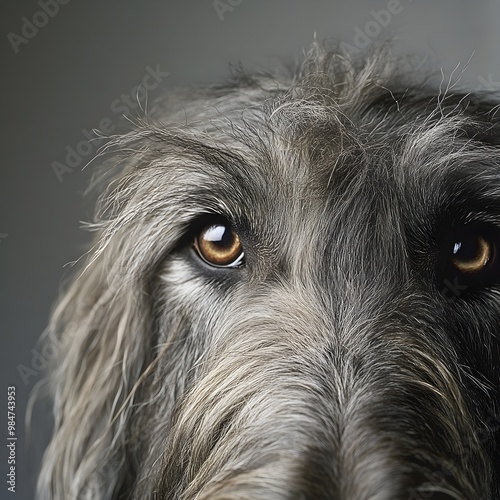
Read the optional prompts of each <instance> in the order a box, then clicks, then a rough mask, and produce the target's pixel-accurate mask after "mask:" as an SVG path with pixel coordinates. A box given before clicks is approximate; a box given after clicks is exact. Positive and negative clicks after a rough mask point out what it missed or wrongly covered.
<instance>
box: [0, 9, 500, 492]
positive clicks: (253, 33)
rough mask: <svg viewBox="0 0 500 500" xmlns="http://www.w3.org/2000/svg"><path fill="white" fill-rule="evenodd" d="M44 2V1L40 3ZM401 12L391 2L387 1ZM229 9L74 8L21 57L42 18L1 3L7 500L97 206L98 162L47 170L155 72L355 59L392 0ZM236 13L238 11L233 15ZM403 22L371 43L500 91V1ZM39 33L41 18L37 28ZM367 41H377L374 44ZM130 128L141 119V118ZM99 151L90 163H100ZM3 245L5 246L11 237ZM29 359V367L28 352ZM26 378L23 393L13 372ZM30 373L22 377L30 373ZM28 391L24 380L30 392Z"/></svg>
mask: <svg viewBox="0 0 500 500" xmlns="http://www.w3.org/2000/svg"><path fill="white" fill-rule="evenodd" d="M42 1H43V0H42ZM393 1H394V0H393ZM231 3H233V4H235V5H234V7H231V8H230V9H228V10H226V11H225V12H224V13H223V14H222V16H219V15H218V13H217V10H216V8H215V7H214V2H213V1H212V0H206V1H201V0H200V1H191V2H187V1H180V0H179V1H163V2H160V1H152V0H151V1H142V2H139V1H136V2H132V1H123V0H122V1H107V2H102V1H101V2H99V1H94V2H89V1H87V2H83V1H77V0H70V1H68V3H67V4H66V5H61V6H60V8H59V12H58V13H57V14H56V15H54V17H52V18H49V19H48V22H47V23H46V24H45V26H43V27H40V28H39V30H38V33H36V35H34V36H33V37H32V38H31V39H29V40H28V43H26V44H21V45H19V47H18V49H19V50H18V53H16V52H15V50H14V48H13V46H12V44H11V42H10V41H9V39H8V34H9V33H15V34H17V35H21V30H22V27H23V23H24V21H23V19H22V18H23V17H24V16H26V18H27V19H28V20H33V17H34V16H35V15H36V14H37V12H39V11H40V10H41V6H40V4H38V3H37V2H35V1H19V0H16V1H15V0H11V1H4V2H2V4H1V7H0V8H1V9H2V12H1V15H0V19H1V20H0V34H1V35H2V37H3V41H2V44H1V50H2V78H1V80H0V85H1V93H0V96H1V113H0V116H1V120H2V133H1V135H0V141H1V144H0V153H1V159H2V162H1V177H0V266H1V269H0V280H1V281H0V307H1V311H0V329H1V333H2V338H3V339H4V343H3V349H2V353H1V356H2V360H1V365H0V369H1V380H2V385H1V387H0V390H1V391H2V395H1V396H0V404H3V405H5V407H4V409H0V413H1V414H2V415H4V416H3V417H2V418H0V431H1V432H0V436H1V439H2V443H3V444H2V445H1V446H0V449H1V450H2V451H1V452H0V463H1V468H0V470H1V472H2V476H1V477H2V482H1V484H0V498H22V499H29V498H32V496H33V485H34V478H35V476H36V469H37V466H38V463H39V460H40V456H41V453H42V450H43V447H44V445H45V444H46V442H47V440H48V437H49V432H50V431H49V430H48V429H49V428H50V420H49V408H48V407H47V405H46V404H37V405H35V410H34V416H33V428H32V432H31V439H30V440H29V443H28V442H27V441H28V440H27V439H26V435H25V423H24V416H25V413H26V403H27V400H28V397H29V394H30V391H31V390H32V389H33V387H34V386H35V384H36V383H37V382H39V381H40V379H41V375H40V367H41V364H43V362H44V360H43V357H41V358H39V357H37V356H36V353H37V352H41V350H40V348H39V346H37V339H38V338H39V336H40V334H41V333H42V331H43V329H44V327H45V325H46V323H47V320H48V316H49V313H50V309H51V304H52V303H53V301H54V299H55V297H56V295H57V292H58V288H59V286H60V283H61V279H63V277H64V276H68V275H70V274H71V269H70V268H69V267H68V266H66V264H67V263H69V262H72V261H75V260H76V259H77V258H78V257H79V256H80V255H81V254H82V253H83V251H84V248H85V246H84V245H85V242H87V241H88V234H86V233H85V232H84V231H82V230H81V229H80V221H84V220H89V219H90V214H91V206H92V200H91V199H88V200H87V201H83V198H82V194H83V191H84V189H85V187H86V184H87V183H88V180H89V176H90V174H91V172H92V164H91V165H90V166H89V167H88V168H87V169H85V170H84V171H82V170H81V167H82V166H83V165H84V164H85V163H86V162H87V161H89V160H90V159H91V158H92V154H89V155H88V156H86V157H85V158H84V159H83V161H82V164H81V165H80V166H79V167H77V168H75V169H74V170H73V171H72V172H70V173H65V174H64V175H63V177H62V182H59V180H58V179H57V177H56V175H55V174H54V171H53V169H52V166H51V165H52V163H53V162H54V161H58V162H61V163H65V157H66V154H67V151H66V147H67V146H70V147H72V148H75V147H76V146H77V145H78V143H79V142H80V141H82V140H84V139H85V136H84V135H83V134H82V130H83V129H86V130H91V129H92V128H97V127H98V126H99V122H100V121H101V120H102V119H103V118H108V119H109V120H110V122H111V123H112V124H113V127H115V131H116V130H119V129H120V128H124V127H125V126H126V122H124V120H123V118H122V117H121V116H120V115H119V113H116V112H115V111H113V110H112V109H111V105H112V103H113V101H115V99H117V98H118V99H120V98H121V95H122V94H123V93H126V94H129V93H130V91H131V89H133V88H134V87H135V86H136V85H138V84H139V83H140V82H141V81H142V79H143V77H144V76H145V75H146V71H147V70H146V67H147V66H150V67H152V68H154V67H155V66H156V65H159V67H160V69H161V71H165V72H168V73H169V76H168V77H166V78H165V79H164V80H163V82H162V84H161V85H160V86H159V87H158V88H157V89H155V90H152V91H151V92H150V96H149V98H151V99H152V98H156V97H158V96H160V95H162V93H166V92H168V91H169V89H171V88H173V87H177V86H182V85H185V84H191V83H203V82H213V81H217V80H220V79H221V78H224V77H225V76H227V75H228V63H229V62H232V63H237V62H238V61H241V62H242V63H243V65H244V66H246V67H247V68H250V69H252V68H258V67H264V68H271V67H272V66H273V64H274V63H275V62H276V60H277V58H284V59H286V60H293V59H294V58H295V57H297V56H300V54H301V53H302V51H303V50H304V49H305V48H307V47H308V46H309V44H310V43H311V41H312V40H313V37H314V34H315V33H316V36H317V38H318V39H319V40H322V39H323V38H325V37H328V38H336V39H338V40H344V41H346V42H348V43H350V44H353V45H354V42H355V36H356V34H357V33H359V31H368V32H369V33H375V31H377V29H376V28H377V27H376V26H374V25H373V23H372V24H371V25H370V26H369V27H368V28H367V29H366V27H367V23H369V22H370V21H372V20H373V19H374V17H373V14H372V13H371V11H372V10H373V11H376V12H378V11H380V10H381V9H387V7H388V4H389V2H388V1H387V0H381V1H375V0H366V1H353V0H344V1H342V0H330V1H291V0H279V1H273V2H269V1H268V0H241V1H239V2H238V1H235V0H220V1H219V5H220V6H222V4H227V5H230V4H231ZM236 4H237V5H236ZM400 5H401V7H400V9H399V10H400V12H399V13H398V14H397V15H393V16H392V19H391V20H390V22H389V23H386V24H387V25H386V26H383V27H382V26H380V25H379V29H378V31H380V32H379V33H376V35H375V36H371V37H370V39H369V41H370V42H371V41H374V40H381V39H384V38H388V37H395V38H394V44H395V46H396V47H397V49H398V50H401V52H409V53H412V52H416V53H418V54H422V55H427V56H428V59H427V60H428V61H431V62H432V63H433V64H436V63H438V64H437V66H436V68H438V69H439V66H440V65H442V66H443V68H444V70H445V74H446V75H449V74H450V71H451V70H452V69H453V68H454V67H455V66H456V65H457V64H458V63H461V66H460V69H459V70H458V72H457V74H458V73H461V71H462V69H461V68H462V67H463V65H464V64H465V63H466V62H467V61H468V60H469V59H470V58H471V56H472V59H471V61H470V63H469V65H468V68H467V70H466V71H465V73H464V74H463V76H462V82H463V84H464V85H466V86H471V87H473V88H484V87H494V88H498V86H499V84H498V83H496V82H499V81H500V64H499V62H500V61H499V54H500V51H499V50H498V49H499V48H500V30H499V29H498V28H499V23H500V1H498V0H484V1H478V0H475V1H471V0H461V1H459V0H453V1H452V0H447V1H440V2H436V1H432V0H429V1H422V0H419V1H417V0H414V1H411V0H400ZM38 19H39V21H40V19H41V21H42V23H43V16H42V18H40V17H39V18H38ZM370 30H371V31H370ZM132 114H135V112H133V113H132ZM94 151H95V149H94ZM5 235H7V236H5ZM33 349H34V350H35V353H34V352H33ZM20 369H21V370H25V369H29V370H32V371H31V372H29V375H25V379H24V380H23V378H22V377H21V375H20V373H19V370H20ZM25 373H27V372H25ZM26 377H28V378H27V379H26ZM8 385H15V386H16V387H17V429H18V436H19V441H18V442H17V458H18V467H17V490H18V493H17V497H16V496H15V495H12V494H9V493H8V492H7V491H6V483H5V481H4V479H3V478H5V477H6V476H5V475H4V474H5V473H6V461H7V452H6V447H5V442H6V441H5V439H6V435H7V429H6V396H7V394H6V392H7V386H8Z"/></svg>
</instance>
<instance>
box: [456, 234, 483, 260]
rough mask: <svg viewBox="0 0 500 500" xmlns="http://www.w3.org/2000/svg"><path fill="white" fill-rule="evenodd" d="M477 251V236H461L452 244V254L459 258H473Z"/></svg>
mask: <svg viewBox="0 0 500 500" xmlns="http://www.w3.org/2000/svg"><path fill="white" fill-rule="evenodd" d="M478 253H479V242H478V240H477V238H470V237H469V238H462V239H461V240H459V241H456V242H455V243H454V244H453V256H454V257H455V258H457V259H460V260H464V261H466V260H473V259H474V258H476V257H477V255H478Z"/></svg>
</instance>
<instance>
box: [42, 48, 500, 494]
mask: <svg viewBox="0 0 500 500" xmlns="http://www.w3.org/2000/svg"><path fill="white" fill-rule="evenodd" d="M452 87H453V85H444V82H441V85H437V83H436V84H434V83H433V82H431V81H430V80H424V79H421V78H420V77H417V76H416V75H415V74H414V73H413V74H412V72H411V71H407V69H405V65H404V64H399V63H398V61H397V58H393V57H392V56H390V54H388V52H387V51H386V50H382V49H377V50H373V51H372V52H371V53H369V54H366V55H365V56H363V57H351V56H349V55H348V54H342V53H341V52H339V51H338V50H335V49H329V48H325V46H324V45H320V44H318V43H315V44H314V46H313V47H312V48H311V49H310V51H309V52H307V53H306V55H305V56H304V58H303V60H302V61H301V62H300V63H298V65H297V67H296V68H294V69H292V70H285V69H283V70H276V72H273V73H257V74H255V75H251V74H246V73H245V72H243V71H240V72H237V74H235V75H234V76H233V78H232V79H231V80H230V81H229V82H225V83H222V84H220V85H214V86H211V87H209V88H205V89H194V90H192V89H191V90H189V91H179V92H177V93H173V94H172V95H171V96H169V97H167V98H165V99H164V101H162V102H159V103H157V105H156V107H155V108H154V110H153V111H151V113H149V114H148V115H147V116H146V117H144V118H140V119H137V122H136V126H135V127H134V130H133V131H131V132H129V133H126V134H124V135H122V136H119V137H114V138H111V139H110V143H109V144H108V146H107V147H106V151H107V152H113V153H114V154H111V155H110V156H109V157H108V160H106V161H104V166H103V169H102V172H103V174H102V179H104V180H102V179H101V181H100V182H99V183H100V185H102V186H103V188H102V193H101V198H100V201H99V203H98V207H97V211H96V218H95V221H94V222H93V223H92V224H90V225H89V228H90V229H92V230H94V231H95V232H96V237H95V240H94V243H93V246H92V248H91V250H90V251H89V252H88V254H87V255H86V257H85V260H83V263H82V264H81V266H80V268H79V271H78V272H77V273H76V274H75V277H74V279H73V281H72V282H71V284H70V285H69V287H68V288H67V289H66V291H65V292H64V293H63V295H62V297H61V298H60V300H59V302H58V304H57V306H56V308H55V310H54V313H53V316H52V319H51V322H50V325H49V327H48V330H47V336H46V341H47V342H49V341H51V342H57V345H58V346H60V350H59V355H58V357H57V361H56V362H55V364H54V366H53V367H52V371H51V373H50V375H49V386H50V390H51V396H52V398H53V401H54V406H53V410H54V431H53V436H52V438H51V441H50V444H49V446H48V448H47V450H46V452H45V456H44V460H43V464H42V468H41V473H40V475H39V481H38V496H39V498H41V499H49V498H50V499H63V498H64V499H66V498H77V499H102V500H108V499H113V500H118V499H158V500H160V499H174V500H181V499H182V500H188V499H189V500H191V499H192V500H194V499H197V500H208V499H210V500H250V499H266V500H274V499H276V500H285V499H286V500H288V499H290V500H292V499H297V500H330V499H334V500H390V499H398V500H399V499H412V500H415V499H424V498H425V499H428V498H432V499H441V500H442V499H464V500H465V499H468V500H471V499H474V500H480V499H481V500H486V499H491V500H492V499H495V498H500V474H499V466H500V453H499V449H500V439H499V417H500V408H499V401H500V362H499V360H500V340H499V332H500V149H499V146H500V134H499V121H498V117H497V116H496V110H497V101H496V100H495V98H494V96H492V95H476V94H473V93H468V92H465V91H460V90H457V89H456V88H452Z"/></svg>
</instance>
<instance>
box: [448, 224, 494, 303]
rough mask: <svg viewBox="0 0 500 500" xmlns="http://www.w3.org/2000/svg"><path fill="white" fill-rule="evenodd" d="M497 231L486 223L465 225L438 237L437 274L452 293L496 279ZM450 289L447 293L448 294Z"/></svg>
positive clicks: (486, 283) (489, 283)
mask: <svg viewBox="0 0 500 500" xmlns="http://www.w3.org/2000/svg"><path fill="white" fill-rule="evenodd" d="M499 243H500V230H499V229H498V228H496V227H494V226H490V225H485V224H481V225H479V224H478V225H475V224H465V225H462V226H457V227H454V228H452V229H450V230H449V231H447V232H446V233H445V236H444V237H443V239H442V240H441V247H440V259H439V262H440V264H439V269H438V277H439V278H440V281H441V283H445V287H446V286H448V287H450V286H451V285H450V283H451V284H452V290H451V292H453V293H454V295H455V296H458V295H461V294H462V292H465V290H469V289H470V290H472V289H479V288H484V287H487V286H491V285H495V284H498V283H499V282H500V262H499V259H498V245H499ZM451 292H450V293H451Z"/></svg>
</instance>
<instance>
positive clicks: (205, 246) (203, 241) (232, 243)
mask: <svg viewBox="0 0 500 500" xmlns="http://www.w3.org/2000/svg"><path fill="white" fill-rule="evenodd" d="M194 247H195V249H196V251H197V252H198V255H199V256H200V257H201V258H202V259H203V260H204V261H205V262H207V263H208V264H210V265H212V266H215V267H238V266H240V265H242V263H243V257H244V253H243V248H242V246H241V241H240V238H239V236H238V235H237V234H236V233H235V232H234V231H233V230H232V229H231V227H229V225H227V224H224V223H217V224H210V225H206V226H204V227H203V228H202V229H201V231H200V232H199V233H198V234H196V235H195V237H194Z"/></svg>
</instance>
